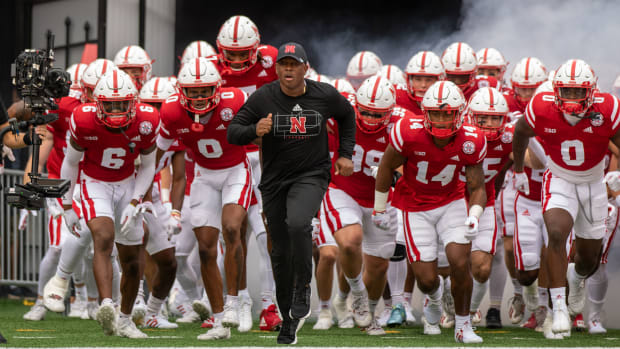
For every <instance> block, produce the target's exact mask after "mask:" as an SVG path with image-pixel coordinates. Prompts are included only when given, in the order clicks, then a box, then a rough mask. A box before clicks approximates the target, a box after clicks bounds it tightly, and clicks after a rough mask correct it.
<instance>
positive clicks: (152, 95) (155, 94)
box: [140, 77, 177, 109]
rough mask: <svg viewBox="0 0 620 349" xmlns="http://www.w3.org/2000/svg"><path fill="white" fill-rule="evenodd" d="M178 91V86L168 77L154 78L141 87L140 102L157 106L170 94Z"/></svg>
mask: <svg viewBox="0 0 620 349" xmlns="http://www.w3.org/2000/svg"><path fill="white" fill-rule="evenodd" d="M175 93H177V90H176V87H175V86H174V85H173V84H172V83H171V82H170V81H168V79H166V78H159V77H158V78H152V79H151V80H149V81H147V82H146V84H144V86H142V88H141V89H140V102H142V103H149V104H152V105H154V106H155V107H157V109H159V107H160V106H161V104H162V103H163V102H164V101H165V100H166V99H167V98H168V97H170V96H172V95H173V94H175Z"/></svg>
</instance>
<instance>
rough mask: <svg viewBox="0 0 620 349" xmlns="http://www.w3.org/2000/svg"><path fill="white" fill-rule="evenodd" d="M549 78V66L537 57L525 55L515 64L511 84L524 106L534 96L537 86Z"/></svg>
mask: <svg viewBox="0 0 620 349" xmlns="http://www.w3.org/2000/svg"><path fill="white" fill-rule="evenodd" d="M545 80H547V68H545V65H544V64H543V63H542V62H541V61H540V60H539V59H538V58H536V57H524V58H521V60H520V61H519V62H518V63H517V65H515V68H514V70H513V71H512V75H511V76H510V84H511V85H512V89H513V90H514V92H515V94H514V96H515V98H516V100H517V102H518V103H520V104H521V105H522V106H524V105H525V104H527V102H529V100H530V99H531V98H532V96H534V94H535V93H534V92H535V91H536V88H537V87H538V86H540V84H542V83H543V82H544V81H545Z"/></svg>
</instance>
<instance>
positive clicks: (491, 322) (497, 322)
mask: <svg viewBox="0 0 620 349" xmlns="http://www.w3.org/2000/svg"><path fill="white" fill-rule="evenodd" d="M486 320H487V328H491V329H497V328H502V318H501V316H500V313H499V309H496V308H489V311H487V316H486Z"/></svg>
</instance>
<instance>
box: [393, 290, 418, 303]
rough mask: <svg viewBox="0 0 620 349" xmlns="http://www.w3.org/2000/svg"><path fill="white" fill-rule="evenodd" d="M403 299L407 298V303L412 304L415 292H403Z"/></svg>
mask: <svg viewBox="0 0 620 349" xmlns="http://www.w3.org/2000/svg"><path fill="white" fill-rule="evenodd" d="M403 297H405V302H407V303H409V304H411V297H413V292H403ZM392 303H393V302H392Z"/></svg>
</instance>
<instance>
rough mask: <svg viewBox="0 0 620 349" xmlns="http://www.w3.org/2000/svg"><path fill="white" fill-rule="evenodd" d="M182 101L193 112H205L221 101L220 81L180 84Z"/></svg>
mask: <svg viewBox="0 0 620 349" xmlns="http://www.w3.org/2000/svg"><path fill="white" fill-rule="evenodd" d="M179 90H180V91H181V103H182V104H183V106H184V107H185V109H187V110H189V111H190V112H192V113H196V114H204V113H206V112H208V111H210V110H213V109H214V108H215V107H217V105H218V103H219V102H220V83H219V82H218V83H217V84H210V85H208V84H201V85H179Z"/></svg>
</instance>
